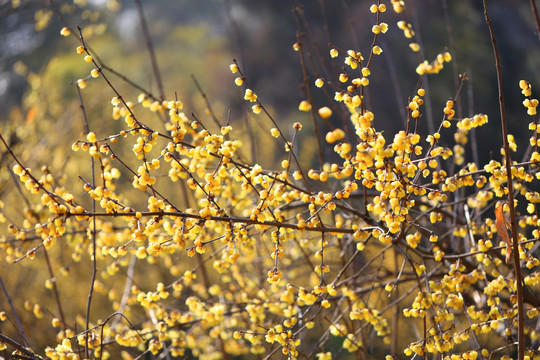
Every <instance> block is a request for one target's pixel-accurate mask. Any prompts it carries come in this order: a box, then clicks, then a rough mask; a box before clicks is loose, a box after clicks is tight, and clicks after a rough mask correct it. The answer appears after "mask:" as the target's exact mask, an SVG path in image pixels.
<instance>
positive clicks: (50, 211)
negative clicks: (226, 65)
mask: <svg viewBox="0 0 540 360" xmlns="http://www.w3.org/2000/svg"><path fill="white" fill-rule="evenodd" d="M387 5H388V7H389V8H391V9H390V10H393V11H394V12H395V13H396V14H397V15H396V16H397V18H398V19H399V20H398V22H397V27H398V28H399V29H401V30H402V31H403V32H404V35H405V39H411V40H410V41H411V42H410V48H411V50H412V51H413V52H419V51H420V50H421V46H420V45H419V43H418V42H417V41H416V40H415V32H414V29H413V27H412V25H411V24H410V23H408V22H407V21H406V16H404V14H405V10H406V8H405V4H404V2H403V1H398V0H392V1H391V3H389V4H387ZM387 5H385V4H384V3H381V2H379V3H377V4H373V5H371V6H370V7H369V11H371V13H373V14H374V15H373V22H374V24H373V27H372V34H371V35H370V36H372V39H373V41H372V45H371V47H370V48H368V49H341V48H338V47H334V46H331V47H330V48H329V49H328V52H326V53H327V54H328V56H326V55H324V56H323V59H320V60H321V61H329V60H330V59H334V60H332V61H333V63H334V64H340V66H342V68H341V69H340V70H339V71H338V72H337V73H336V74H334V75H330V73H328V76H327V75H324V76H323V75H320V74H322V72H318V71H316V70H317V68H316V65H315V64H311V65H309V66H308V65H307V64H306V63H307V59H308V56H307V55H308V54H307V51H306V47H307V41H306V40H305V38H302V37H301V36H299V39H298V41H297V42H296V43H294V45H293V48H294V50H296V51H297V52H298V56H299V58H300V59H301V62H302V70H303V75H304V80H305V89H304V90H305V94H306V98H305V99H303V100H301V101H300V102H299V110H300V111H304V112H306V113H308V114H307V115H306V118H307V119H308V120H306V119H304V118H302V119H303V120H301V121H299V122H294V123H292V124H286V123H285V124H284V123H282V122H281V121H279V120H277V119H275V118H274V117H273V114H272V112H271V110H269V108H268V107H267V106H265V104H264V94H259V93H258V92H257V89H256V88H253V87H250V86H249V82H250V79H249V78H248V77H246V76H245V74H244V72H243V70H242V66H241V64H239V63H237V62H236V61H233V62H232V63H231V65H230V71H231V72H232V74H233V75H231V78H230V81H231V88H233V87H234V84H236V85H237V86H239V87H241V88H242V95H243V97H244V101H245V102H246V104H248V105H249V109H250V111H251V112H252V113H253V114H251V115H249V121H254V122H258V123H260V124H263V125H262V126H264V127H265V129H266V132H267V133H266V134H263V135H261V136H265V139H264V140H260V141H265V142H268V141H269V139H270V141H272V142H273V146H274V147H275V148H276V149H279V154H282V158H281V159H280V161H279V162H278V164H276V166H275V167H274V168H265V167H263V166H261V165H259V164H257V163H252V162H250V161H249V160H247V159H249V158H250V157H249V151H248V150H247V149H245V142H246V141H250V139H249V138H248V137H246V136H245V134H244V131H245V129H244V128H243V127H242V125H241V123H240V122H237V121H232V120H230V119H228V120H226V121H223V120H222V119H221V120H220V119H219V118H218V117H216V116H214V113H212V111H211V110H210V108H209V111H208V113H207V114H194V113H191V110H190V109H187V108H186V107H185V105H184V103H183V101H182V94H177V95H171V94H167V98H163V99H161V98H159V96H156V95H153V94H152V93H151V92H149V91H146V90H142V91H141V93H140V95H139V96H137V97H133V98H131V97H128V96H124V95H123V94H122V93H120V92H119V91H118V90H117V89H118V86H117V82H119V80H118V78H116V77H115V76H114V74H113V73H112V72H111V71H110V70H109V69H108V68H107V67H106V64H104V63H102V62H101V61H100V60H98V59H99V57H98V53H95V52H94V50H91V46H90V45H91V44H88V43H87V42H86V40H85V38H84V37H83V36H82V32H78V31H76V30H75V29H70V28H68V27H65V28H64V29H62V31H61V33H62V35H64V36H69V35H70V34H72V35H73V34H75V35H74V38H77V39H78V45H77V46H76V52H77V53H78V54H79V56H80V61H81V62H86V63H88V66H89V67H88V74H89V75H88V76H87V77H86V78H84V79H81V80H79V81H77V84H76V89H75V90H76V91H77V92H78V94H80V100H79V102H78V104H79V106H80V121H81V122H82V121H84V126H85V129H86V130H85V134H84V136H82V137H80V138H78V139H75V141H73V144H71V141H70V144H69V145H67V144H66V145H65V146H67V147H68V148H69V147H71V150H73V151H74V152H75V153H74V154H73V155H72V156H73V159H75V160H76V161H75V164H73V162H72V163H71V165H70V166H71V167H70V169H73V167H75V170H74V171H75V173H67V174H55V173H51V172H50V171H49V170H48V167H47V166H44V167H43V168H42V169H41V171H40V169H35V168H29V167H27V166H26V165H25V161H24V159H22V158H20V156H19V155H18V154H17V148H16V147H14V146H11V145H10V142H9V133H8V132H6V131H5V130H2V132H1V137H2V142H3V146H4V153H3V154H4V158H3V159H5V160H4V161H7V162H9V163H10V167H11V171H12V173H13V175H14V177H16V178H17V179H16V181H17V183H16V184H15V183H14V182H13V183H12V182H11V181H12V179H10V178H9V177H8V178H4V181H5V185H3V186H8V183H9V186H10V187H11V188H13V189H19V190H20V194H18V195H17V196H18V197H19V198H20V199H25V200H24V201H26V202H27V203H26V204H24V206H21V204H14V203H4V204H3V206H4V207H5V208H4V209H5V213H6V214H13V213H17V216H18V217H19V218H17V219H16V220H13V221H12V220H11V219H8V217H9V216H7V215H4V216H3V220H4V221H6V222H7V223H8V225H7V231H8V232H9V234H7V235H6V236H4V237H3V238H2V256H3V258H4V261H5V263H4V265H2V268H3V269H9V270H6V271H9V273H7V272H6V273H5V274H6V276H8V275H9V276H10V277H11V276H13V274H14V273H16V272H17V271H28V270H29V271H35V272H39V273H36V275H35V279H36V280H37V281H36V282H32V280H31V279H27V281H24V282H23V283H20V284H18V285H17V286H18V287H20V288H21V293H24V294H25V296H27V298H24V297H21V296H20V295H19V294H18V293H17V291H11V292H8V291H7V290H6V288H5V287H4V295H5V296H6V299H8V298H9V300H8V301H4V302H3V303H2V304H3V305H2V306H3V307H4V308H3V309H2V310H3V311H2V312H1V313H0V320H2V321H3V323H2V327H1V328H0V341H1V342H0V344H1V347H2V349H3V350H4V352H5V354H7V355H6V356H5V357H6V358H7V357H10V356H13V357H14V358H25V359H27V358H33V359H37V358H45V357H47V358H51V359H82V358H88V359H89V358H99V359H101V358H104V359H106V358H119V357H122V358H124V359H135V358H140V357H146V358H151V357H153V356H155V357H159V358H161V357H169V358H172V357H178V358H203V359H228V358H231V357H238V358H270V357H276V358H280V357H283V358H289V359H299V358H306V359H312V358H317V359H320V360H324V359H332V358H381V357H383V356H387V358H414V357H415V356H424V357H426V356H430V357H431V356H434V354H441V356H442V357H443V358H445V359H477V358H491V357H493V356H495V357H497V358H499V357H507V358H508V357H509V356H512V354H514V353H515V352H516V349H517V348H518V346H517V342H518V341H517V336H518V328H519V326H520V325H521V326H523V327H524V334H525V340H524V345H525V349H526V351H525V354H526V356H527V357H528V358H538V357H539V354H538V351H537V347H538V329H537V322H538V308H539V306H540V300H539V299H538V296H537V293H538V281H539V280H540V274H539V273H538V265H539V260H538V258H537V256H538V251H537V247H538V241H537V239H538V231H539V230H538V226H539V224H540V222H539V221H540V220H539V219H538V215H537V209H536V205H535V204H536V203H537V202H538V201H540V195H539V193H538V191H537V186H538V183H537V182H538V179H539V178H540V175H538V167H537V162H538V161H539V160H540V155H539V152H538V147H537V146H538V134H537V121H536V117H535V115H536V107H537V105H538V101H537V100H536V99H534V98H533V93H532V87H531V84H530V83H529V82H527V81H526V80H523V81H521V82H520V83H519V84H512V88H511V89H512V90H511V91H514V92H517V91H521V92H522V94H523V105H524V106H525V108H526V110H524V112H526V113H527V114H528V115H527V116H530V119H531V120H530V125H529V129H530V131H531V139H530V146H529V147H528V148H527V150H526V151H525V157H524V158H523V159H522V160H521V161H517V160H513V161H512V164H511V169H512V170H511V174H508V173H507V167H505V157H504V156H501V155H506V154H505V148H501V154H493V156H492V160H491V161H490V162H488V163H487V164H480V163H474V162H466V161H465V160H466V159H467V158H468V157H467V156H466V153H465V152H466V150H465V149H466V146H467V143H468V141H469V139H470V135H471V131H472V130H473V129H474V128H477V127H481V126H484V125H486V123H487V122H488V117H487V115H484V114H482V113H478V114H471V115H470V116H468V117H458V116H457V115H456V110H455V108H456V102H458V101H460V100H459V91H460V89H461V87H460V88H459V89H458V90H457V91H458V93H457V94H455V96H454V97H452V98H451V99H449V100H448V101H447V102H446V104H445V107H444V108H443V109H438V110H434V112H435V113H437V114H438V115H439V118H440V120H439V122H438V123H436V124H435V131H434V132H433V133H430V134H425V129H424V128H423V126H421V124H422V120H423V119H422V117H423V116H424V112H425V107H426V104H425V102H426V98H427V97H429V96H430V94H429V91H426V89H425V88H424V87H422V85H421V81H420V82H419V84H420V85H419V86H418V88H417V89H415V91H414V93H411V94H409V100H408V102H407V104H406V108H405V109H404V110H406V114H407V122H406V125H405V126H404V127H403V128H402V129H400V130H397V131H396V132H395V134H391V135H389V134H386V133H383V132H382V131H380V130H378V127H377V122H378V117H377V113H376V112H374V111H372V109H371V108H370V106H369V104H368V102H367V101H366V94H367V92H368V90H369V88H370V86H371V85H372V84H373V83H375V82H377V81H378V76H380V77H383V76H384V75H385V74H377V73H373V72H372V71H371V70H372V64H373V63H374V62H377V61H380V60H379V55H381V54H382V53H383V51H384V50H385V48H384V46H383V45H382V43H381V37H384V36H385V33H386V32H387V31H388V29H389V28H391V27H392V26H393V25H392V24H390V25H389V24H387V23H386V22H384V21H383V20H384V18H385V17H386V16H387V14H386V12H387ZM366 10H367V9H366ZM389 18H390V17H389ZM308 40H309V39H308ZM407 41H409V40H407ZM451 61H452V56H451V54H450V52H449V51H443V52H441V53H440V54H439V55H438V56H436V58H435V60H433V61H431V62H429V61H428V60H423V59H422V61H420V62H419V65H418V67H417V68H416V72H417V73H418V76H420V79H422V76H426V75H428V74H431V75H435V74H437V73H439V72H440V71H441V69H443V67H444V66H446V65H447V64H448V63H451ZM310 66H313V67H314V68H315V71H314V73H318V75H316V76H312V74H311V73H310V72H309V71H307V69H308V68H309V67H310ZM412 71H414V69H412ZM459 80H460V81H461V85H463V84H466V83H467V81H468V80H469V79H468V78H467V76H466V75H462V76H460V79H459ZM90 82H92V83H94V82H96V83H97V84H99V86H101V87H102V89H103V92H110V93H111V94H112V93H114V96H112V99H110V101H107V102H108V103H105V102H100V103H99V104H98V105H97V106H99V107H108V109H109V110H107V112H108V113H109V114H110V115H109V117H108V118H100V117H92V116H90V115H89V114H90V112H89V111H88V110H87V106H96V105H87V104H88V103H89V101H90V99H88V98H87V97H86V96H85V87H86V85H87V84H88V83H90ZM140 90H141V89H139V91H140ZM318 91H327V92H329V93H331V94H333V103H332V104H331V105H329V104H326V105H327V106H322V105H321V106H319V105H318V104H317V103H316V102H315V101H314V100H313V99H314V97H315V94H316V93H317V92H318ZM337 112H341V113H346V114H347V115H346V119H347V123H346V124H343V125H341V124H340V125H339V126H338V125H336V124H337V123H338V122H337V121H332V120H334V118H337V117H338V115H337ZM524 116H525V115H524ZM310 117H311V119H312V120H311V119H309V118H310ZM311 121H312V122H311ZM304 122H305V123H304ZM103 123H107V124H113V125H110V126H109V125H107V126H104V125H103ZM308 126H309V127H310V128H312V129H313V132H311V131H306V129H305V128H306V127H308ZM322 129H328V131H327V132H326V133H323V132H322ZM443 135H444V136H448V135H450V136H448V138H449V139H451V141H449V142H445V141H443V140H442V137H441V136H443ZM452 136H453V137H452ZM302 137H315V141H314V142H315V143H318V144H319V147H317V146H316V147H315V148H317V149H318V152H319V153H320V156H319V158H320V159H322V160H323V163H321V164H317V165H312V166H310V167H306V165H305V163H304V162H303V160H302V159H301V158H299V154H301V149H299V145H298V144H299V139H302ZM241 139H244V141H242V140H241ZM251 140H255V142H257V141H259V139H251ZM507 140H508V147H507V148H506V151H508V150H511V151H512V152H515V151H516V150H517V148H518V145H521V144H519V143H518V142H517V141H516V140H515V139H514V137H513V136H512V135H508V137H507ZM323 149H324V150H325V151H324V152H323V151H322V150H323ZM328 149H331V150H332V151H333V154H332V156H327V155H326V154H328V151H327V150H328ZM316 151H317V150H316ZM81 154H82V155H81ZM510 155H512V154H510ZM327 158H328V159H332V160H330V161H327V160H325V159H327ZM68 161H69V160H68ZM315 162H316V161H315ZM509 176H510V177H511V179H512V180H513V189H511V190H512V191H513V193H514V194H515V200H514V202H515V203H514V204H511V206H513V207H517V206H519V207H518V209H522V211H521V212H518V214H517V217H516V219H515V220H513V219H511V217H510V216H509V215H508V214H507V211H508V209H509V207H508V206H509V204H508V202H507V199H508V197H507V196H508V191H509V189H508V186H507V180H508V177H509ZM512 222H515V224H516V225H517V228H518V233H517V240H518V241H519V246H517V247H514V244H513V241H515V240H516V239H513V236H512V235H509V233H507V231H508V230H509V229H510V227H511V226H512ZM507 229H508V230H507ZM516 248H517V249H519V254H518V256H517V257H512V256H511V255H513V251H514V250H513V249H516ZM516 258H517V259H519V264H514V261H515V259H516ZM34 263H35V265H34V266H32V265H31V264H34ZM514 265H517V268H519V269H521V270H522V272H521V274H522V279H516V270H515V269H516V266H514ZM3 271H4V270H3ZM2 279H3V282H6V281H8V280H7V279H6V278H5V276H4V275H2ZM517 281H522V282H523V285H524V288H523V291H521V292H519V293H518V290H517V288H518V283H517ZM41 283H44V285H45V288H46V289H47V290H46V291H47V293H46V295H43V294H42V292H40V291H37V290H36V292H35V294H40V295H39V296H33V295H32V294H29V293H28V291H24V289H25V288H28V287H31V288H39V287H41ZM33 291H34V290H33ZM35 294H34V295H35ZM74 300H76V301H74ZM523 311H524V312H525V313H526V316H525V319H524V320H520V318H519V316H518V315H519V314H518V313H519V312H521V313H523ZM30 313H32V315H31V316H33V318H32V319H31V318H30V315H29V314H30ZM21 318H22V319H23V321H21V320H20V319H21ZM45 333H47V334H54V335H55V338H52V339H49V338H48V339H47V340H48V341H49V342H48V343H47V344H46V345H45V346H44V347H38V346H36V343H39V342H40V341H41V340H40V339H42V338H43V337H46V335H44V334H45ZM9 354H12V355H9Z"/></svg>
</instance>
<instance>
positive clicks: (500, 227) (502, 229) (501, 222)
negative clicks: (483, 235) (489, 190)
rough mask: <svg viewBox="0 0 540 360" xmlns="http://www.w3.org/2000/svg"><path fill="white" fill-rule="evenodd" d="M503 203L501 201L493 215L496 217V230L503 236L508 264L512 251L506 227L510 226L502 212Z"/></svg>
mask: <svg viewBox="0 0 540 360" xmlns="http://www.w3.org/2000/svg"><path fill="white" fill-rule="evenodd" d="M504 205H505V203H502V204H501V205H499V206H498V207H497V208H496V209H495V217H496V219H497V220H496V223H495V224H496V226H497V232H498V233H499V235H500V236H501V237H502V238H503V240H504V241H505V242H506V263H507V264H510V254H511V253H512V241H511V240H510V236H508V231H507V230H506V228H509V227H510V224H509V223H508V221H506V218H505V217H504V214H503V208H504Z"/></svg>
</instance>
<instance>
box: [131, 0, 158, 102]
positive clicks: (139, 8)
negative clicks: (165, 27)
mask: <svg viewBox="0 0 540 360" xmlns="http://www.w3.org/2000/svg"><path fill="white" fill-rule="evenodd" d="M133 2H134V3H135V7H136V8H137V14H138V15H139V21H140V23H141V30H142V33H143V36H144V42H145V44H146V48H147V49H148V55H149V56H150V63H151V64H152V71H153V73H154V78H155V79H156V83H157V88H158V91H159V98H160V100H162V101H163V100H165V92H164V91H163V83H162V81H161V74H160V73H159V68H158V64H157V60H156V54H155V52H154V46H153V45H152V40H151V39H150V32H149V31H148V26H147V25H146V19H145V17H144V11H143V8H142V5H141V1H140V0H133Z"/></svg>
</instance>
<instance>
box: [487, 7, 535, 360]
mask: <svg viewBox="0 0 540 360" xmlns="http://www.w3.org/2000/svg"><path fill="white" fill-rule="evenodd" d="M483 3H484V16H485V19H486V24H487V26H488V28H489V35H490V37H491V44H492V46H493V56H494V57H495V68H496V70H497V87H498V89H499V110H500V114H501V128H502V135H503V145H504V157H505V166H506V178H507V187H508V207H509V208H510V226H511V229H512V242H513V244H512V245H513V253H514V270H515V274H516V275H515V276H516V292H517V310H518V315H517V317H518V320H517V321H518V360H523V358H524V356H525V331H524V322H525V317H524V313H523V289H522V279H521V267H520V259H519V243H518V232H517V223H516V210H515V208H514V186H513V184H512V159H511V158H510V146H509V144H508V127H507V122H506V110H505V105H504V92H503V81H502V68H501V61H500V57H499V50H498V48H497V40H496V39H495V34H494V32H493V26H492V24H491V19H490V17H489V14H488V6H487V1H486V0H483Z"/></svg>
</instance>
